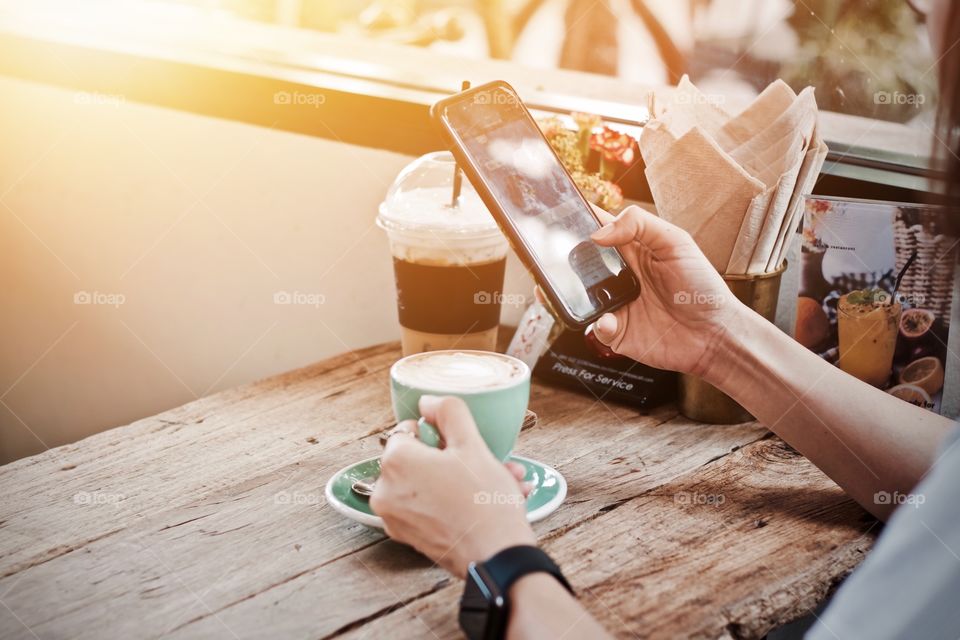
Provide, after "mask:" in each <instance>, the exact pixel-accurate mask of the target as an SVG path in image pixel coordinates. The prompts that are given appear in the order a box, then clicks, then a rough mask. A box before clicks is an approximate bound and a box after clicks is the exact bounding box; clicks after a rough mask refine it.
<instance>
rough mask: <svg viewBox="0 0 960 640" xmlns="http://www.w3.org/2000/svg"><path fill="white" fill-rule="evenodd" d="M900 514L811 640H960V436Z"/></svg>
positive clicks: (898, 500) (957, 433)
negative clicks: (879, 639) (913, 639)
mask: <svg viewBox="0 0 960 640" xmlns="http://www.w3.org/2000/svg"><path fill="white" fill-rule="evenodd" d="M875 498H876V499H878V500H889V501H891V502H893V503H895V504H899V505H900V506H899V507H898V508H897V509H896V511H895V512H894V514H893V516H892V517H891V518H890V520H889V521H888V523H887V526H886V529H885V530H884V531H883V533H882V534H881V535H880V539H879V541H878V542H877V544H876V546H875V547H874V549H873V551H872V552H871V553H870V554H869V555H868V556H867V559H866V560H865V561H864V562H863V564H862V565H861V566H860V567H859V568H858V569H857V570H856V571H855V572H854V573H853V575H852V576H851V577H850V578H849V579H847V581H846V582H845V583H844V584H843V586H842V587H841V588H840V589H839V591H838V592H837V594H836V596H835V597H834V599H833V601H832V602H831V603H830V606H829V607H827V610H826V612H825V613H824V614H823V615H822V616H821V617H820V619H819V620H818V622H817V624H816V625H814V627H813V628H812V629H811V630H810V632H809V633H808V634H807V636H806V637H807V639H808V640H847V639H848V638H911V639H912V638H918V639H919V638H923V639H924V640H927V639H934V640H936V639H938V638H944V639H949V640H957V639H958V638H960V429H955V430H954V431H953V432H952V433H951V434H950V436H948V437H947V438H946V441H945V442H944V444H943V445H942V448H941V451H940V458H939V459H938V460H937V462H936V463H935V464H934V466H933V468H932V469H931V471H930V472H929V474H928V475H927V476H926V478H924V479H923V480H922V481H921V482H920V484H919V485H918V486H917V487H916V489H915V490H914V492H913V493H912V494H910V495H909V496H900V495H892V496H891V495H889V494H886V493H879V494H877V496H876V497H875Z"/></svg>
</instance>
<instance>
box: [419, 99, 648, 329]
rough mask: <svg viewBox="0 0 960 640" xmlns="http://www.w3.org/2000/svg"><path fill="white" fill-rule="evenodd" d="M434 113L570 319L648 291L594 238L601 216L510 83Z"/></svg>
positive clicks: (447, 102) (577, 320)
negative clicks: (591, 235)
mask: <svg viewBox="0 0 960 640" xmlns="http://www.w3.org/2000/svg"><path fill="white" fill-rule="evenodd" d="M431 114H432V116H433V117H434V118H435V119H436V120H437V121H438V122H439V124H440V126H441V129H442V131H443V134H444V138H445V139H446V140H447V142H448V144H449V146H450V150H451V151H452V153H453V155H454V157H455V158H456V159H457V162H458V163H459V164H460V167H461V168H462V169H463V172H464V173H465V174H466V176H467V177H468V178H469V179H470V182H471V183H472V184H473V186H474V188H475V189H476V190H477V192H478V193H479V194H480V197H481V198H482V199H483V201H484V203H485V204H486V205H487V208H488V209H489V210H490V213H491V214H492V215H493V217H494V219H496V221H497V224H499V225H500V228H501V229H502V230H503V232H504V235H506V236H507V239H508V240H509V241H510V244H511V246H512V247H513V249H514V251H515V252H516V253H517V255H518V256H519V257H520V259H521V260H522V261H523V263H524V264H525V265H526V267H527V268H528V269H529V270H530V271H531V273H532V274H533V276H534V279H535V280H536V281H537V284H539V285H540V288H541V289H542V290H543V292H544V294H545V295H546V297H547V299H548V300H549V302H550V304H551V306H552V307H553V309H554V311H556V313H557V314H558V315H559V316H560V319H561V320H562V321H563V323H564V324H565V325H567V326H568V327H569V328H571V329H575V328H583V327H585V326H587V325H588V324H590V323H591V322H594V321H595V320H596V319H598V318H599V317H600V316H602V315H603V314H604V313H606V312H608V311H612V310H614V309H616V308H618V307H620V306H622V305H624V304H626V303H627V302H630V301H631V300H634V299H635V298H636V297H637V296H638V295H640V283H639V282H638V280H637V278H636V276H635V275H634V274H633V272H632V271H631V270H630V268H629V267H628V266H627V264H626V262H625V261H624V259H623V256H621V255H620V252H619V251H617V250H616V249H614V248H610V247H600V246H598V245H597V244H595V243H594V242H593V241H592V240H591V239H590V234H592V233H593V232H594V231H596V230H597V229H599V228H600V222H599V221H598V220H597V217H596V215H595V214H594V213H593V209H592V208H591V207H590V204H589V203H588V202H587V201H586V199H584V197H583V195H582V194H581V193H580V191H579V190H578V189H577V186H576V184H575V183H574V182H573V179H572V178H571V177H570V175H569V174H568V173H567V171H566V169H565V168H564V166H563V164H562V163H561V162H560V159H559V158H558V157H557V154H556V153H555V152H554V151H553V148H552V147H551V146H550V143H549V142H547V139H546V138H545V137H544V136H543V133H542V132H541V131H540V128H539V127H538V126H537V123H536V121H535V120H534V119H533V116H532V115H531V114H530V112H529V111H528V110H527V108H526V107H525V106H524V105H523V103H522V102H521V101H520V98H519V96H517V94H516V92H515V91H514V90H513V88H512V87H511V86H510V85H508V84H507V83H505V82H492V83H489V84H485V85H482V86H479V87H476V88H474V89H470V90H468V91H464V92H462V93H459V94H457V95H455V96H452V97H450V98H446V99H444V100H441V101H440V102H438V103H436V104H435V105H434V106H433V108H432V109H431Z"/></svg>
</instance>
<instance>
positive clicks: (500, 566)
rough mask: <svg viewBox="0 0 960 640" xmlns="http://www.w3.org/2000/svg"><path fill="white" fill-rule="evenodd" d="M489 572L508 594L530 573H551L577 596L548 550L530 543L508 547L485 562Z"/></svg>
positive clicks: (501, 589)
mask: <svg viewBox="0 0 960 640" xmlns="http://www.w3.org/2000/svg"><path fill="white" fill-rule="evenodd" d="M483 568H484V569H486V571H487V574H488V575H489V576H490V577H491V578H492V579H493V581H494V582H495V583H496V584H497V586H498V587H499V588H500V592H501V593H503V594H504V595H506V593H507V592H508V591H509V590H510V587H511V586H512V585H513V583H514V582H516V581H517V580H519V579H520V578H522V577H523V576H525V575H527V574H529V573H539V572H541V571H542V572H544V573H549V574H550V575H552V576H553V577H554V578H556V579H557V580H558V581H559V582H560V584H562V585H563V586H564V588H565V589H566V590H567V591H569V592H570V594H571V595H573V596H576V594H575V593H574V592H573V587H571V586H570V583H569V582H567V579H566V578H565V577H564V576H563V573H561V572H560V567H558V566H557V563H556V562H554V561H553V560H552V559H551V558H550V556H548V555H547V554H546V552H545V551H544V550H543V549H541V548H539V547H534V546H530V545H520V546H516V547H508V548H507V549H504V550H503V551H500V552H498V553H497V554H495V555H494V556H493V557H492V558H490V559H489V560H487V561H486V562H484V563H483Z"/></svg>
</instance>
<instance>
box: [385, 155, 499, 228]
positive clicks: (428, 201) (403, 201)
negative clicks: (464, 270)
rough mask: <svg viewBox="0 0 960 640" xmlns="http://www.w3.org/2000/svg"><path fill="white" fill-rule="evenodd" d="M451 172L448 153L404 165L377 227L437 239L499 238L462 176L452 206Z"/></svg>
mask: <svg viewBox="0 0 960 640" xmlns="http://www.w3.org/2000/svg"><path fill="white" fill-rule="evenodd" d="M455 169H456V163H455V162H454V160H453V155H452V154H451V153H450V152H449V151H435V152H433V153H428V154H427V155H425V156H421V157H419V158H417V159H416V160H414V161H413V162H411V163H410V164H408V165H407V166H406V167H405V168H404V169H403V171H401V172H400V174H399V175H398V176H397V179H396V180H394V182H393V184H392V185H391V186H390V189H389V190H388V191H387V197H386V198H385V199H384V201H383V203H382V204H381V205H380V215H379V216H377V224H379V225H380V226H381V227H383V228H384V229H386V230H388V231H400V232H408V233H420V232H423V233H430V234H431V235H440V236H457V237H465V236H466V237H485V236H496V235H500V229H499V228H498V227H497V223H496V222H495V221H494V219H493V217H492V216H491V215H490V212H489V211H487V206H486V205H485V204H483V201H482V200H481V199H480V196H479V195H478V194H477V192H476V191H475V190H474V189H473V186H472V185H471V184H470V181H469V180H467V178H466V176H462V182H461V188H460V197H459V198H458V199H457V204H456V205H455V206H454V205H453V203H452V200H453V179H454V178H453V176H454V171H455Z"/></svg>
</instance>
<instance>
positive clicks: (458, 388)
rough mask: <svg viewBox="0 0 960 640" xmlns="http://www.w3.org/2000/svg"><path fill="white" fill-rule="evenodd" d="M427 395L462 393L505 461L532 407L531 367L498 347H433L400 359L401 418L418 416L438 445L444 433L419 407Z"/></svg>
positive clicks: (396, 369)
mask: <svg viewBox="0 0 960 640" xmlns="http://www.w3.org/2000/svg"><path fill="white" fill-rule="evenodd" d="M424 395H433V396H457V397H458V398H462V399H463V401H464V402H465V403H466V404H467V407H469V409H470V413H471V414H472V415H473V419H474V421H475V422H476V423H477V429H478V430H479V431H480V436H481V437H482V438H483V441H484V442H486V443H487V446H488V447H489V448H490V451H491V452H493V455H494V456H496V457H497V459H499V460H501V461H504V460H506V459H507V457H508V456H509V455H510V452H511V451H513V447H514V445H515V444H516V442H517V436H518V435H519V434H520V427H521V426H522V425H523V420H524V417H525V416H526V413H527V404H528V402H529V400H530V368H529V367H528V366H527V365H526V364H525V363H524V362H523V361H522V360H518V359H516V358H514V357H511V356H507V355H504V354H501V353H494V352H492V351H428V352H424V353H416V354H413V355H410V356H407V357H405V358H401V359H400V360H398V361H397V362H395V363H394V365H393V366H392V367H391V368H390V396H391V399H392V402H393V413H394V415H395V416H396V418H397V422H402V421H403V420H417V426H418V434H417V437H418V438H419V439H420V440H421V441H423V442H424V443H426V444H428V445H430V446H433V447H436V446H438V445H439V443H440V436H439V433H438V432H437V429H436V428H435V427H434V426H433V425H431V424H429V423H428V422H427V421H426V420H424V419H423V418H422V416H421V415H420V409H419V407H418V404H419V402H420V397H421V396H424Z"/></svg>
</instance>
